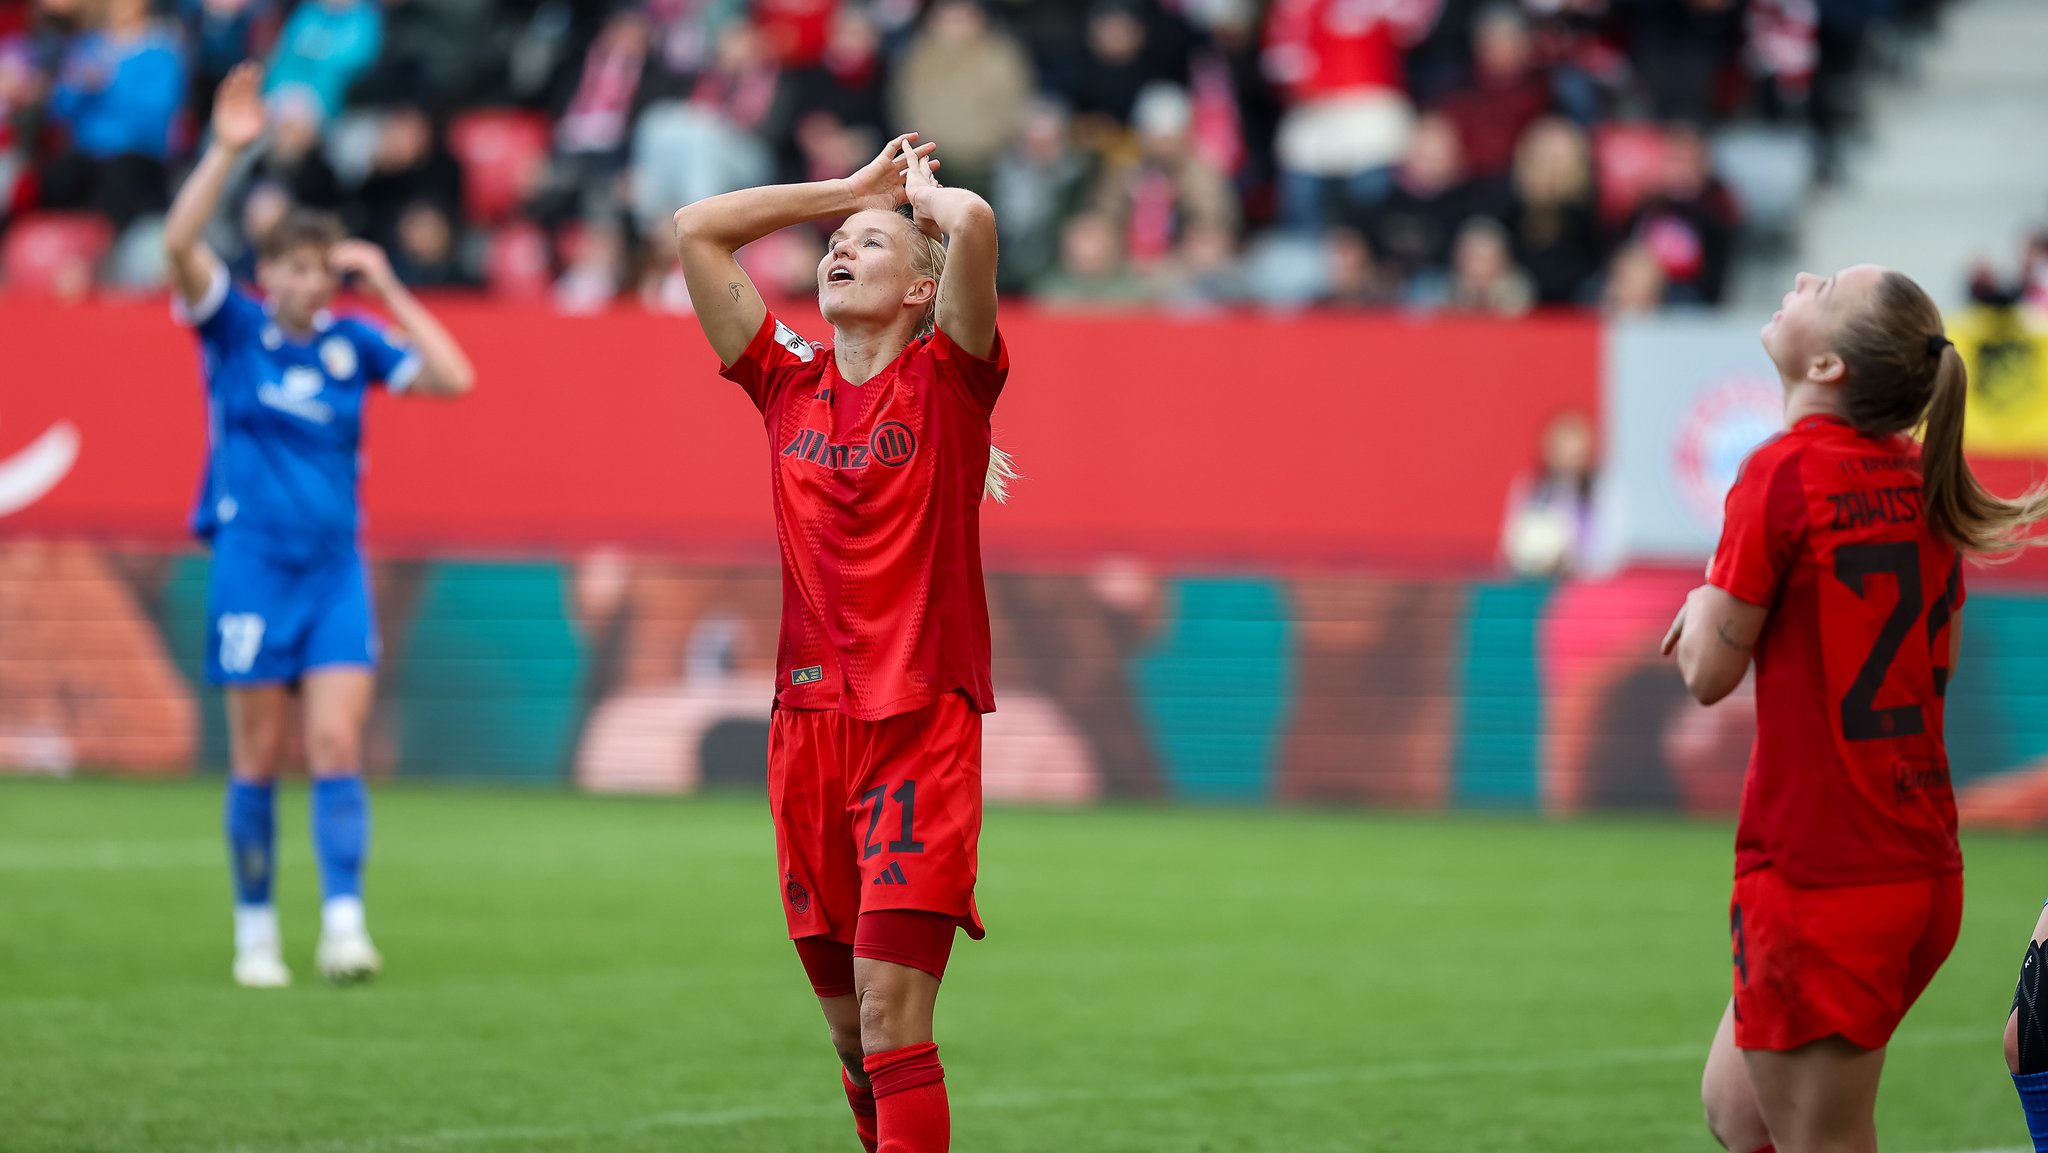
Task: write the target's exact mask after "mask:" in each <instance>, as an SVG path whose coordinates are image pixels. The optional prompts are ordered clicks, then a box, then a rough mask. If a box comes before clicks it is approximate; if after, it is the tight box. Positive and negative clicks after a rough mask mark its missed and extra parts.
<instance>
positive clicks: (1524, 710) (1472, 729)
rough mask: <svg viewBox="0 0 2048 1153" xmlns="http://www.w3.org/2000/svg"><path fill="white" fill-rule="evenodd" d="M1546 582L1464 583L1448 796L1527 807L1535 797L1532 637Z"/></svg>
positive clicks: (1539, 736)
mask: <svg viewBox="0 0 2048 1153" xmlns="http://www.w3.org/2000/svg"><path fill="white" fill-rule="evenodd" d="M1551 589H1552V586H1551V585H1550V584H1549V583H1548V582H1536V581H1514V582H1482V583H1479V584H1475V585H1473V586H1472V587H1471V589H1470V596H1469V599H1468V601H1467V606H1468V607H1467V616H1466V619H1465V635H1464V638H1463V642H1464V643H1463V646H1462V649H1461V652H1460V654H1459V657H1460V659H1459V661H1458V663H1457V665H1456V666H1455V670H1454V673H1453V675H1454V676H1456V677H1458V678H1459V680H1458V683H1457V684H1456V686H1455V689H1454V691H1455V692H1456V694H1457V696H1458V698H1459V700H1460V703H1461V706H1462V707H1461V708H1460V710H1459V713H1458V718H1459V724H1458V740H1457V746H1456V750H1455V752H1454V753H1453V759H1452V762H1451V803H1452V804H1453V805H1455V806H1458V807H1461V808H1489V809H1516V810H1533V809H1535V808H1537V807H1538V805H1539V803H1540V801H1541V798H1542V776H1541V770H1540V759H1541V752H1542V742H1543V673H1542V668H1541V665H1540V664H1539V663H1538V660H1537V651H1536V638H1537V633H1538V630H1539V627H1540V626H1541V625H1542V623H1543V612H1544V609H1545V607H1546V606H1548V605H1549V603H1550V594H1551Z"/></svg>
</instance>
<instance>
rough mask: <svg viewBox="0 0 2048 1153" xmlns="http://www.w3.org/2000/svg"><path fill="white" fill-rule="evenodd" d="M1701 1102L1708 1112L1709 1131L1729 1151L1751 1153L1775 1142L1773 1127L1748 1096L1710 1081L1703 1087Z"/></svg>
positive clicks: (1730, 1152)
mask: <svg viewBox="0 0 2048 1153" xmlns="http://www.w3.org/2000/svg"><path fill="white" fill-rule="evenodd" d="M1700 1106H1701V1108H1702V1111H1703V1112H1704V1113H1705V1114H1706V1119H1707V1131H1708V1132H1710V1133H1712V1134H1713V1135H1714V1140H1716V1141H1719V1142H1720V1143H1721V1148H1723V1149H1726V1150H1728V1151H1729V1153H1751V1150H1755V1149H1761V1148H1763V1147H1764V1146H1766V1145H1768V1144H1770V1143H1771V1134H1770V1130H1769V1129H1767V1128H1765V1127H1764V1121H1763V1118H1762V1117H1761V1116H1759V1115H1758V1114H1757V1111H1756V1105H1755V1103H1754V1102H1752V1101H1750V1100H1749V1099H1748V1098H1747V1097H1746V1096H1744V1097H1741V1098H1738V1097H1737V1096H1736V1095H1735V1094H1732V1093H1728V1092H1725V1091H1722V1090H1720V1089H1719V1088H1717V1087H1716V1086H1715V1084H1714V1083H1713V1082H1712V1081H1708V1082H1707V1083H1706V1084H1705V1085H1702V1086H1701V1087H1700Z"/></svg>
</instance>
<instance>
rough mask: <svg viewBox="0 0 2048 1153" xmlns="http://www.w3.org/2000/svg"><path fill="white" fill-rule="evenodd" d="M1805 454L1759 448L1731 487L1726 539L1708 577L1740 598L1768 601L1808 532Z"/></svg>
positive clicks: (1756, 602) (1723, 537) (1759, 602)
mask: <svg viewBox="0 0 2048 1153" xmlns="http://www.w3.org/2000/svg"><path fill="white" fill-rule="evenodd" d="M1798 461H1799V455H1798V454H1797V453H1781V452H1773V451H1771V447H1768V446H1767V447H1766V448H1764V449H1762V450H1759V451H1758V452H1757V453H1756V455H1754V456H1752V457H1750V459H1749V461H1748V462H1747V463H1745V464H1744V465H1743V466H1742V474H1741V475H1740V476H1738V477H1736V479H1735V487H1733V488H1731V489H1729V490H1728V505H1727V512H1726V515H1725V516H1724V518H1723V519H1722V522H1721V545H1720V547H1719V548H1717V549H1715V550H1714V563H1713V564H1711V565H1709V566H1708V567H1707V583H1708V584H1710V585H1713V586H1714V587H1715V588H1718V589H1720V590H1722V591H1723V592H1725V593H1727V594H1728V595H1730V596H1732V597H1734V598H1735V599H1736V600H1739V601H1743V602H1745V603H1747V604H1753V605H1762V606H1768V605H1769V604H1770V603H1771V602H1772V601H1773V600H1775V599H1776V598H1777V595H1778V582H1779V581H1780V580H1782V579H1783V578H1784V576H1785V571H1786V570H1787V569H1789V568H1790V567H1791V566H1792V558H1793V556H1794V555H1795V553H1796V551H1797V549H1798V547H1799V542H1800V540H1801V539H1802V538H1803V537H1804V536H1805V533H1806V493H1805V490H1804V489H1803V488H1802V487H1801V485H1800V478H1799V465H1798Z"/></svg>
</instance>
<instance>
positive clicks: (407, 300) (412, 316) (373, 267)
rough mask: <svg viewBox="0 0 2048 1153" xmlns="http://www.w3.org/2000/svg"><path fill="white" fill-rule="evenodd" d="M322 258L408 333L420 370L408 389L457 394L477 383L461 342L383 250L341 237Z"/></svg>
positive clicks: (449, 395)
mask: <svg viewBox="0 0 2048 1153" xmlns="http://www.w3.org/2000/svg"><path fill="white" fill-rule="evenodd" d="M327 262H328V264H329V265H331V266H332V267H333V268H334V270H335V271H336V272H338V273H345V274H349V275H353V276H355V277H356V279H357V280H358V282H359V283H361V285H362V287H363V289H364V291H366V292H368V293H369V294H370V295H372V296H374V297H376V298H377V300H378V301H379V302H380V303H382V304H383V306H384V308H385V311H387V312H389V313H390V314H391V319H392V320H394V321H396V322H397V323H398V326H399V327H400V328H403V329H404V330H405V332H406V335H407V336H410V337H411V338H412V342H413V346H414V347H415V348H417V349H418V350H419V355H420V374H419V376H417V377H415V378H414V379H413V382H412V386H411V388H410V390H409V391H413V392H418V393H420V394H422V395H424V396H437V397H456V396H461V395H462V394H463V393H466V392H468V391H469V390H470V389H472V388H475V387H476V369H475V368H474V367H472V366H471V365H470V363H469V357H468V356H467V355H466V354H464V353H463V351H462V346H461V345H459V344H457V343H456V342H455V337H454V336H452V335H450V334H449V332H448V329H447V328H446V327H444V326H443V325H442V324H441V322H440V321H438V320H436V319H434V314H433V313H431V312H428V311H427V307H426V305H424V304H421V303H420V299H419V297H417V296H414V295H413V294H412V290H411V289H408V288H407V287H406V286H405V285H403V284H401V283H400V282H399V280H398V276H397V275H396V274H395V273H393V272H392V271H391V261H390V260H389V259H388V258H387V257H386V256H385V255H384V250H383V249H381V248H379V247H377V246H376V245H374V244H371V243H370V242H369V241H367V240H344V241H342V242H341V243H340V244H337V245H335V246H334V249H333V251H331V252H329V253H328V254H327Z"/></svg>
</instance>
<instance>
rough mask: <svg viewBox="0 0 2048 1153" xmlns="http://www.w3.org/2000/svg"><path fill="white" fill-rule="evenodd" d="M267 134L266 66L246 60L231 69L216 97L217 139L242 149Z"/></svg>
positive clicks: (215, 126)
mask: <svg viewBox="0 0 2048 1153" xmlns="http://www.w3.org/2000/svg"><path fill="white" fill-rule="evenodd" d="M262 135H263V66H262V65H260V64H257V63H256V62H255V61H252V60H245V61H243V62H242V63H240V64H237V65H235V67H234V68H233V69H232V70H231V71H229V72H228V77H227V79H225V80H223V81H221V82H220V89H219V90H218V91H217V92H215V94H214V97H213V138H214V140H215V141H216V142H217V143H219V144H221V145H223V146H224V147H227V148H232V149H234V150H236V151H238V152H239V151H241V150H242V149H244V148H247V147H249V146H250V145H251V144H254V143H256V141H257V139H258V138H259V137H261V136H262Z"/></svg>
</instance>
